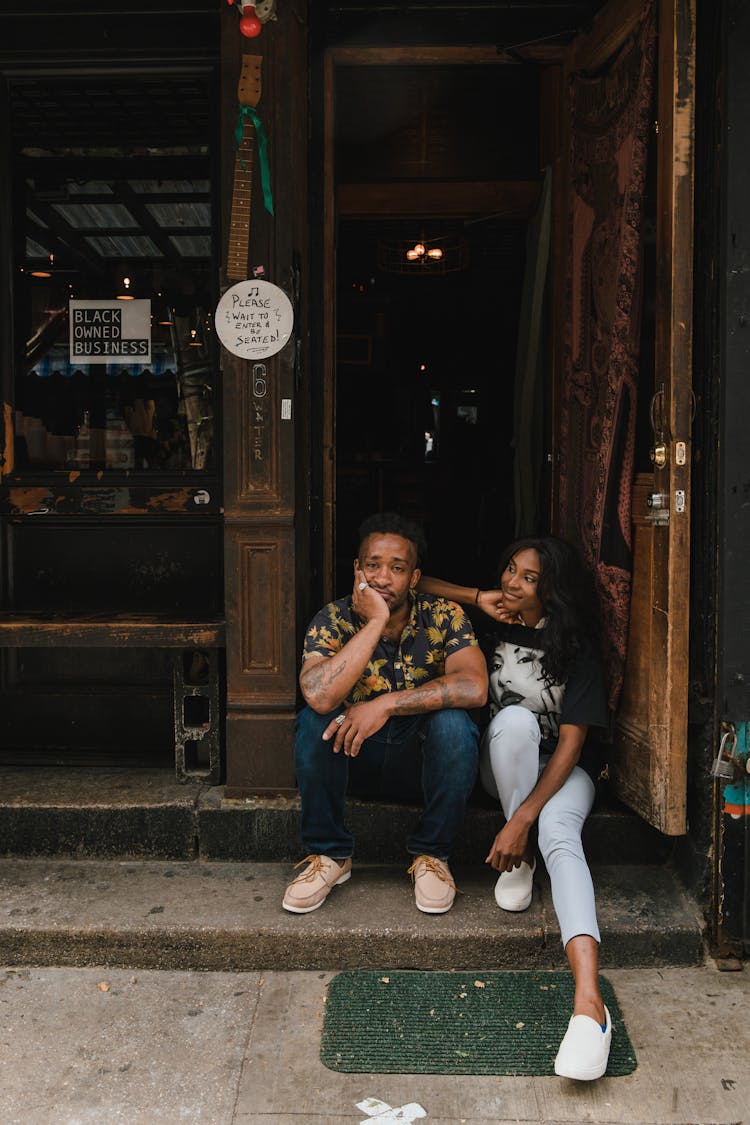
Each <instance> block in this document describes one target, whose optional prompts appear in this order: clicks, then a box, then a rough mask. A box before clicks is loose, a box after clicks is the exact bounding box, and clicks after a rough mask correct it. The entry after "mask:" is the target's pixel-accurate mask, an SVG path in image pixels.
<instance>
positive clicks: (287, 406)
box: [281, 398, 292, 422]
mask: <svg viewBox="0 0 750 1125" xmlns="http://www.w3.org/2000/svg"><path fill="white" fill-rule="evenodd" d="M291 417H292V400H291V399H290V398H282V400H281V418H282V421H284V422H288V421H289V420H290V418H291Z"/></svg>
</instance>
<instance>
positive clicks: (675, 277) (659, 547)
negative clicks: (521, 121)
mask: <svg viewBox="0 0 750 1125" xmlns="http://www.w3.org/2000/svg"><path fill="white" fill-rule="evenodd" d="M644 8H645V3H644V0H634V2H627V3H623V2H622V0H613V2H612V3H610V4H608V5H607V6H606V7H605V8H604V9H602V11H601V12H600V13H599V16H598V18H597V20H596V22H595V24H594V27H593V29H592V31H591V32H590V33H589V34H587V35H586V36H582V37H579V38H578V39H577V40H576V41H575V42H574V43H572V44H571V46H570V48H569V51H568V58H567V60H566V71H567V73H568V75H570V74H572V73H576V72H578V73H580V72H582V71H583V72H587V73H591V74H593V73H596V72H598V71H600V68H602V67H603V65H604V64H605V63H606V62H607V60H608V59H610V58H611V57H612V56H613V55H614V54H615V53H616V52H617V51H619V50H620V48H621V47H622V45H623V43H624V42H625V41H626V39H627V37H628V36H629V35H630V34H631V32H632V31H633V30H634V29H635V28H636V27H637V25H638V23H639V21H640V19H641V17H642V13H643V11H644ZM656 9H657V10H656V16H657V56H656V64H655V88H656V101H655V106H656V114H655V116H656V120H655V122H654V125H653V128H654V130H655V132H656V139H655V150H656V195H657V199H656V256H655V260H656V266H655V268H656V278H655V289H654V291H655V324H656V327H655V344H654V357H653V364H654V390H655V393H654V395H653V399H652V402H651V411H650V417H651V425H652V428H653V448H652V462H653V466H654V468H653V472H652V473H648V474H646V473H643V474H639V475H638V476H637V477H636V479H635V481H634V487H633V493H632V516H631V520H632V524H631V526H632V544H631V547H632V587H631V594H632V596H631V606H630V621H629V631H628V640H627V655H626V657H625V663H624V679H623V684H622V692H621V695H620V698H619V703H618V706H617V708H616V711H615V721H614V749H613V753H612V755H611V760H610V778H611V781H612V785H613V789H614V792H615V794H616V795H617V796H618V797H619V798H620V799H621V800H623V801H624V802H625V803H626V804H628V805H629V806H630V807H632V808H633V809H634V810H635V811H636V812H637V813H639V814H640V815H641V816H642V817H643V818H644V819H645V820H647V821H648V822H649V823H651V824H653V825H654V826H655V827H656V828H658V829H659V830H660V831H661V832H664V833H665V834H668V835H678V834H681V833H683V832H685V830H686V783H687V694H688V624H689V557H690V448H691V447H690V426H691V412H692V403H693V399H692V391H691V359H692V354H691V352H692V349H691V339H692V270H693V144H694V79H695V67H694V57H695V54H694V53H695V0H656ZM567 88H568V89H569V88H570V86H569V84H568V86H567ZM569 180H570V176H568V181H569ZM558 213H559V212H558ZM566 213H567V210H566ZM561 307H563V306H562V303H561V301H560V302H558V304H557V308H558V310H559V309H560V308H561ZM558 328H559V329H562V330H565V326H564V325H562V324H559V325H558ZM562 370H563V368H562V364H561V365H560V367H559V368H558V371H562ZM558 385H559V383H558ZM574 453H575V455H578V456H583V453H582V451H580V450H578V451H574ZM613 455H617V451H615V453H614V454H613ZM619 455H620V456H623V453H622V451H620V453H619ZM558 488H559V484H558ZM558 495H559V493H558ZM553 505H554V498H553ZM582 522H583V521H581V522H579V524H578V526H579V529H580V528H581V523H582ZM572 526H573V524H572V521H571V519H570V515H568V518H567V519H564V520H563V521H562V524H561V525H560V529H561V531H562V532H563V533H564V532H566V531H570V530H572Z"/></svg>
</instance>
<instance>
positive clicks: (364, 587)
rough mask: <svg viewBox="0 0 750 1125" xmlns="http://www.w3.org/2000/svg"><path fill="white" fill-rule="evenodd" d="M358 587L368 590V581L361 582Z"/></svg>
mask: <svg viewBox="0 0 750 1125" xmlns="http://www.w3.org/2000/svg"><path fill="white" fill-rule="evenodd" d="M357 589H358V590H366V589H367V583H366V582H360V584H359V586H358V587H357Z"/></svg>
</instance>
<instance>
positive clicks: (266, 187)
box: [234, 105, 273, 215]
mask: <svg viewBox="0 0 750 1125" xmlns="http://www.w3.org/2000/svg"><path fill="white" fill-rule="evenodd" d="M238 109H239V113H238V115H237V127H236V129H235V130H234V139H235V141H236V142H237V152H238V153H239V149H240V145H241V144H242V134H243V133H244V131H245V119H246V118H248V117H249V118H250V120H251V121H252V123H253V125H254V126H255V132H256V133H257V136H258V156H259V157H260V182H261V186H262V188H263V202H264V204H265V207H266V211H268V214H269V215H273V196H272V195H271V172H270V170H269V167H268V137H267V136H266V131H265V129H264V128H263V122H262V121H261V119H260V118H259V117H258V114H257V113H256V112H255V108H254V107H253V106H251V105H240V106H238ZM240 167H241V168H242V171H243V172H246V171H247V168H246V167H245V161H244V160H243V159H242V157H241V156H240Z"/></svg>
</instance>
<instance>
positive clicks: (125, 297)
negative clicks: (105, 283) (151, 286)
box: [117, 277, 135, 301]
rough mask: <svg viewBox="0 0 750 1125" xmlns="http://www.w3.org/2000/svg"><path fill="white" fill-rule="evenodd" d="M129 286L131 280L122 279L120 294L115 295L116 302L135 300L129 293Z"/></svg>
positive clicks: (127, 278)
mask: <svg viewBox="0 0 750 1125" xmlns="http://www.w3.org/2000/svg"><path fill="white" fill-rule="evenodd" d="M131 285H132V280H131V278H129V277H124V278H123V279H122V293H118V294H117V300H118V301H134V300H135V297H134V296H133V294H132V293H131V292H130V286H131Z"/></svg>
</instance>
